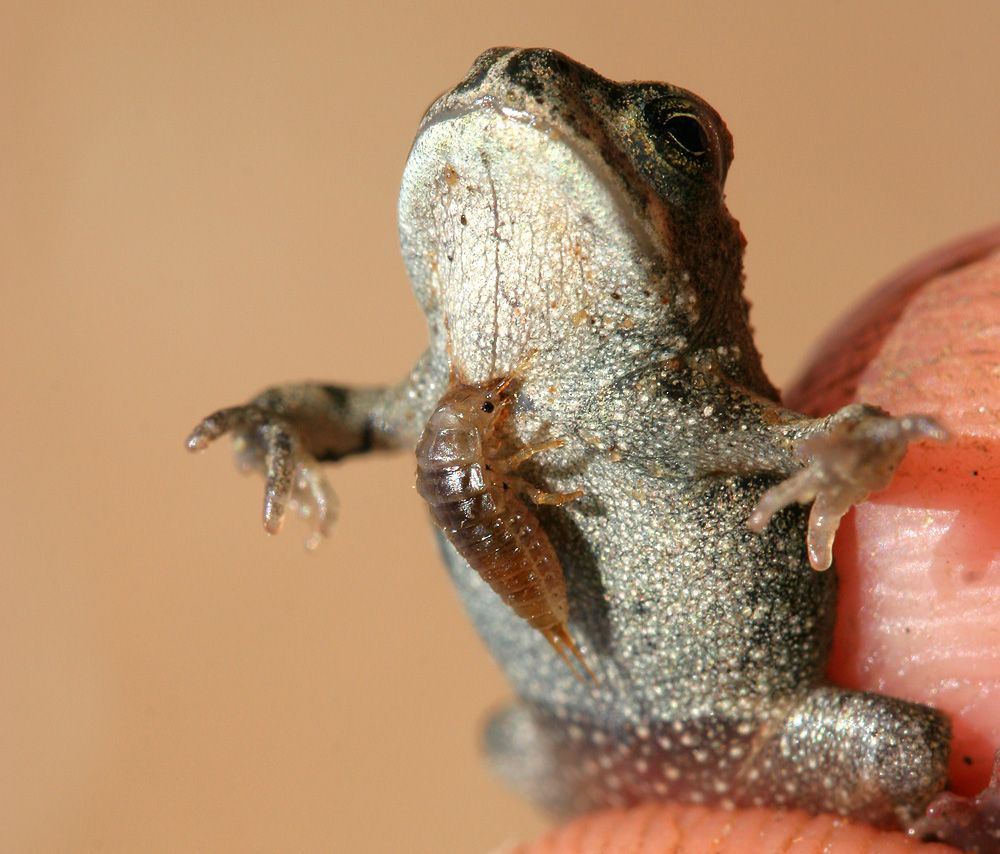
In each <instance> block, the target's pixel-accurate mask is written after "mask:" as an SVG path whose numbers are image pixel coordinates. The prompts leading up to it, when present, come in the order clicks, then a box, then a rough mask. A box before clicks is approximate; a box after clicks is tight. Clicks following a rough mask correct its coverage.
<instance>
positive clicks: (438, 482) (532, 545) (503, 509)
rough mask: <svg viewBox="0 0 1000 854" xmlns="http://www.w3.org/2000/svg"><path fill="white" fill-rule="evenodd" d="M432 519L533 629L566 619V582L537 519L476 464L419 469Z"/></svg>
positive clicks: (421, 490) (419, 483) (419, 481)
mask: <svg viewBox="0 0 1000 854" xmlns="http://www.w3.org/2000/svg"><path fill="white" fill-rule="evenodd" d="M417 491H418V492H419V493H420V495H421V496H422V497H423V498H424V499H425V500H426V501H427V503H428V505H429V506H430V511H431V516H432V518H433V519H434V522H435V523H436V524H437V525H438V527H440V528H441V530H442V531H444V533H445V536H447V537H448V539H449V541H450V542H451V544H452V545H453V546H454V547H455V549H456V550H457V551H458V552H459V554H461V555H462V557H464V558H465V559H466V560H467V561H468V563H469V565H470V566H471V567H472V568H473V569H474V570H476V572H477V573H479V575H480V576H481V577H482V579H483V580H484V581H485V582H486V583H487V584H489V585H490V587H491V588H493V590H494V591H495V592H496V593H497V595H499V596H500V597H501V598H502V599H503V600H504V602H506V603H507V604H508V605H509V606H510V607H511V608H512V609H513V610H514V612H515V613H516V614H517V615H518V616H520V617H523V618H524V619H525V620H527V621H528V622H529V623H531V625H532V626H534V627H535V628H536V629H540V630H543V631H544V630H546V629H551V628H553V627H556V626H559V625H563V624H565V622H566V621H567V619H568V618H569V606H568V604H567V600H566V583H565V581H564V579H563V575H562V568H561V566H560V565H559V559H558V557H557V556H556V553H555V549H554V548H553V547H552V543H551V542H550V541H549V538H548V537H547V536H546V534H545V532H544V531H543V530H542V529H541V525H540V523H539V521H538V518H537V517H536V516H535V514H534V513H532V512H531V511H530V510H529V509H528V508H527V506H526V505H525V504H524V503H523V502H522V501H521V500H520V499H518V498H517V497H515V496H514V495H513V494H511V493H510V492H509V491H508V490H505V489H504V487H503V484H502V483H495V482H493V479H492V478H491V477H490V476H489V473H488V472H484V471H483V470H482V467H481V466H480V464H479V463H468V464H464V465H455V466H449V467H447V468H441V469H430V470H428V469H425V468H423V467H422V466H421V467H418V469H417Z"/></svg>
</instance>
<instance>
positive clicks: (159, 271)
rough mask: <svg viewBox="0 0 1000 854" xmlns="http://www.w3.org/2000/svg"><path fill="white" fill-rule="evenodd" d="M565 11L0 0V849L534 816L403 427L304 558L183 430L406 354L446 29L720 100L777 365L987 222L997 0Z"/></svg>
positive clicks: (401, 360) (317, 833) (186, 847)
mask: <svg viewBox="0 0 1000 854" xmlns="http://www.w3.org/2000/svg"><path fill="white" fill-rule="evenodd" d="M593 5H594V6H596V4H593ZM751 6H752V8H753V11H752V12H751V11H748V9H750V8H751ZM586 7H587V4H582V3H580V2H574V3H571V4H565V5H559V4H556V3H547V2H538V0H535V2H531V3H527V4H524V5H518V4H515V3H511V2H500V0H497V2H494V3H483V2H481V3H468V2H467V3H455V4H446V3H427V4H422V5H421V4H418V3H412V2H411V3H405V4H401V5H400V6H399V8H396V9H393V8H392V6H391V5H390V4H387V3H373V4H360V6H356V5H355V4H351V7H350V8H346V7H345V6H343V5H342V4H338V3H330V2H316V3H285V4H277V3H273V4H271V3H248V2H238V3H237V2H232V3H222V2H208V3H195V2H192V3H183V2H170V3H164V2H161V3H153V4H148V5H147V4H136V3H129V2H122V3H120V4H116V3H110V2H91V3H77V4H73V3H51V4H46V3H33V2H25V3H21V4H18V3H14V4H11V3H10V2H9V0H8V2H4V3H3V4H2V6H0V287H2V289H3V290H2V293H3V311H2V314H0V346H2V353H3V362H2V364H3V384H2V393H3V401H4V417H3V419H2V420H0V435H2V442H3V444H2V448H3V455H4V460H3V463H2V466H0V470H2V471H3V481H2V487H0V488H2V497H0V508H2V512H0V523H2V526H3V527H2V539H0V544H2V567H0V686H2V699H0V769H2V771H0V774H2V776H0V851H3V852H78V851H103V852H138V851H142V852H161V851H162V852H193V851H205V852H209V851H211V852H245V851H274V852H277V851H288V852H291V851H295V852H313V851H316V852H319V851H335V850H336V851H352V852H365V851H392V850H406V851H414V852H431V851H436V852H437V851H443V852H452V851H454V852H459V851H468V852H476V851H486V850H489V849H491V848H494V847H496V846H498V845H499V844H500V843H502V842H503V841H504V840H509V839H513V838H517V837H523V836H524V835H526V834H530V833H533V832H535V831H537V830H538V829H539V828H540V827H542V820H541V818H540V817H539V816H537V815H536V814H535V813H534V812H533V811H532V810H531V809H530V808H529V807H527V806H526V805H524V804H522V803H520V802H519V801H518V800H516V799H515V798H514V797H512V796H511V795H509V794H508V793H507V792H506V791H504V790H503V789H502V788H501V787H500V786H499V785H498V784H496V783H494V781H493V780H492V779H491V778H490V777H489V775H488V773H487V771H486V770H485V768H484V765H483V763H482V761H481V760H480V758H479V754H478V748H477V738H478V732H479V728H480V725H481V722H482V720H483V717H484V715H485V713H486V711H487V710H488V709H489V708H490V707H491V706H493V705H494V704H496V703H498V702H499V701H501V700H502V699H503V698H504V697H505V696H506V694H507V692H506V689H505V686H504V684H503V682H502V680H501V679H500V677H499V676H498V673H497V671H496V669H495V667H494V666H493V664H492V663H491V661H490V660H489V659H488V657H487V656H486V654H485V653H484V652H483V650H482V649H481V647H480V645H479V642H478V640H477V639H476V637H475V636H474V634H473V632H472V630H471V629H470V628H469V626H468V625H467V623H466V622H465V620H464V617H463V616H462V614H461V613H460V610H459V607H458V605H457V602H456V600H455V597H454V596H453V594H452V592H451V591H450V589H449V586H448V583H447V580H446V578H445V574H444V572H443V571H442V569H441V568H440V566H439V565H438V559H437V555H436V554H435V549H434V545H433V543H432V539H431V536H430V533H429V530H428V527H427V524H426V521H425V518H424V512H423V510H422V508H421V506H420V503H419V501H418V499H417V498H416V496H415V494H414V493H413V491H412V489H411V479H412V475H411V472H412V460H410V459H408V458H407V457H406V456H399V457H394V458H385V459H377V460H376V459H368V460H363V461H358V462H351V463H348V464H344V465H341V466H340V467H338V468H337V470H336V471H333V472H332V473H331V480H332V481H333V482H334V484H335V487H336V489H337V490H338V493H339V495H340V499H341V503H342V507H343V510H342V514H341V520H340V524H339V526H338V527H337V529H336V532H335V535H334V536H333V538H332V539H331V540H330V541H329V542H328V543H326V544H325V546H324V547H323V548H322V550H321V551H320V552H319V554H316V555H312V556H310V555H306V554H305V553H304V552H303V549H302V537H303V534H304V530H303V529H302V528H301V527H300V526H298V525H296V524H292V525H290V526H289V527H288V528H287V529H286V533H285V534H284V535H283V536H281V537H279V538H277V539H272V540H269V539H267V538H266V537H265V536H264V534H263V533H262V532H261V529H260V527H259V504H260V493H261V486H260V483H259V482H258V481H257V480H256V479H244V478H240V477H239V476H238V475H237V474H236V473H235V472H234V470H233V468H232V466H231V464H230V460H229V454H228V450H227V448H226V447H219V448H217V449H213V451H212V452H210V453H208V454H206V455H205V456H202V457H200V458H194V457H190V456H189V455H187V454H186V453H185V452H184V450H183V448H182V440H183V437H184V435H185V433H186V432H187V430H188V429H189V428H190V427H191V426H192V425H193V423H194V422H195V421H196V419H197V418H199V417H200V416H201V415H203V414H205V413H206V412H207V411H208V410H210V409H212V408H214V407H216V406H218V405H222V404H226V403H233V402H239V401H241V400H242V399H244V398H246V397H247V396H248V395H250V394H251V393H252V392H254V391H256V390H258V389H259V388H260V387H261V386H263V385H264V384H268V383H273V382H277V381H282V380H288V379H301V378H323V379H329V380H349V381H353V382H381V381H388V380H393V379H395V378H397V377H399V376H401V375H402V374H403V373H404V372H405V371H406V370H407V368H408V366H409V364H410V362H411V360H412V359H413V358H414V356H415V355H416V354H417V353H418V352H419V350H420V349H421V346H422V341H423V334H424V333H423V328H422V321H421V317H420V316H419V313H418V311H417V308H416V306H415V304H414V302H413V300H412V298H411V296H410V293H409V290H408V286H407V282H406V277H405V274H404V271H403V268H402V264H401V262H400V259H399V257H398V251H397V247H396V234H395V195H396V189H397V185H398V181H399V177H400V171H401V168H402V165H403V162H404V158H405V156H406V153H407V149H408V146H409V144H410V140H411V137H412V133H413V131H414V128H415V125H416V122H417V120H418V118H419V117H420V114H421V111H422V110H423V108H424V107H425V106H426V105H427V103H428V102H429V101H430V100H431V99H432V97H433V96H435V95H436V94H437V93H438V92H439V91H440V90H442V89H444V88H446V87H448V86H449V85H451V84H452V83H453V82H455V81H456V80H457V79H458V78H459V77H460V76H461V75H462V74H463V73H464V70H465V68H466V67H467V65H468V64H469V62H471V60H472V58H473V57H474V56H475V55H476V54H477V53H478V52H479V51H480V50H482V49H483V48H486V47H488V46H491V45H494V44H500V43H508V44H520V45H526V44H536V45H538V44H542V45H549V46H553V47H558V48H560V49H562V50H564V51H566V52H567V53H569V54H571V55H572V56H574V57H576V58H578V59H580V60H582V61H584V62H586V63H588V64H590V65H593V66H594V67H596V68H597V69H599V70H600V71H602V72H604V73H606V74H608V75H610V76H613V77H619V78H635V77H646V78H655V79H665V80H670V81H672V82H676V83H680V84H682V85H684V86H687V87H689V88H691V89H693V90H695V91H696V92H698V93H699V94H701V95H703V96H705V97H706V98H707V99H708V100H709V101H710V102H711V103H712V104H713V105H715V106H716V107H717V108H718V109H719V110H720V111H721V112H722V114H723V115H724V116H725V117H726V118H727V120H728V122H729V124H730V127H731V129H732V131H733V133H734V136H735V138H736V150H737V159H736V162H735V165H734V168H733V170H732V172H731V181H730V193H729V198H730V202H731V208H732V210H733V211H734V213H735V214H736V216H737V217H738V218H739V219H740V220H741V221H742V223H743V225H744V229H745V231H746V233H747V235H748V237H749V239H750V250H749V255H748V272H749V292H750V295H751V297H752V299H753V301H754V306H755V307H754V320H755V322H756V325H757V328H758V330H759V332H760V341H761V344H762V346H763V349H764V352H765V361H766V364H767V366H768V368H769V370H770V371H771V373H772V375H773V377H774V378H775V379H776V380H777V381H778V382H784V381H786V380H788V379H789V377H790V376H791V374H792V371H793V369H794V365H795V364H796V363H797V362H800V361H801V359H802V357H803V355H804V353H805V352H806V350H807V348H808V343H809V342H810V340H813V339H814V338H815V336H816V334H817V332H818V331H819V330H820V329H821V328H822V327H823V326H824V325H825V324H826V323H827V322H828V321H829V320H830V319H832V318H833V317H834V316H835V315H836V314H837V313H838V312H840V311H841V310H842V309H843V308H844V307H845V306H846V305H847V304H848V303H850V302H851V300H852V299H853V298H854V296H855V295H856V294H857V293H859V291H860V290H861V289H863V288H864V287H865V286H867V285H869V284H870V283H872V282H873V281H874V280H876V279H877V278H879V277H881V276H883V275H884V274H886V273H888V272H889V271H891V270H892V269H893V268H894V267H895V266H896V265H898V264H900V263H902V262H904V261H906V260H907V259H908V258H910V257H912V256H913V255H914V254H916V253H919V252H920V251H922V250H925V249H927V248H930V247H931V246H932V245H934V244H936V243H938V242H941V241H943V240H945V239H947V238H949V237H951V236H953V235H956V234H959V233H961V232H964V231H967V230H970V229H973V228H976V227H979V226H982V225H985V224H987V223H990V222H993V221H996V220H997V219H998V218H1000V158H998V148H1000V146H998V143H1000V107H998V84H1000V6H997V5H996V4H994V3H981V4H979V5H976V4H972V3H965V4H948V8H947V10H946V9H945V5H944V4H932V3H923V4H917V3H910V2H907V3H898V4H869V3H867V2H841V3H824V4H813V5H805V4H800V3H787V4H769V5H762V4H733V5H720V4H704V3H683V4H682V3H670V2H664V0H656V2H650V3H647V4H643V5H637V4H630V3H622V2H616V3H614V4H611V6H609V7H608V8H609V9H610V11H609V12H599V11H595V12H589V11H584V9H585V8H586ZM743 7H746V8H743ZM872 7H874V8H872Z"/></svg>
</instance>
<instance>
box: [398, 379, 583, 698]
mask: <svg viewBox="0 0 1000 854" xmlns="http://www.w3.org/2000/svg"><path fill="white" fill-rule="evenodd" d="M512 380H513V377H504V378H498V379H492V380H487V381H486V382H485V383H465V382H461V381H459V380H458V379H457V378H456V376H455V374H454V373H453V374H452V378H451V382H449V384H448V389H447V391H446V392H445V393H444V396H443V397H442V398H441V400H439V401H438V404H437V406H436V407H435V409H434V412H433V413H432V414H431V417H430V418H429V419H428V420H427V426H426V427H425V428H424V432H423V435H422V436H421V437H420V441H419V442H418V443H417V452H416V453H417V492H419V493H420V495H421V497H422V498H423V499H424V500H425V501H426V502H427V504H428V506H429V507H430V511H431V517H432V518H433V520H434V523H435V524H436V525H437V526H438V527H439V528H440V529H441V530H442V531H443V532H444V534H445V536H446V537H447V538H448V539H449V540H450V541H451V544H452V545H453V546H454V547H455V549H456V550H457V551H458V553H459V554H460V555H462V557H463V558H465V560H466V561H467V562H468V563H469V565H470V566H471V567H472V568H473V569H474V570H476V572H478V573H479V575H480V577H482V579H483V580H484V581H485V582H486V583H487V584H489V585H490V587H491V588H493V590H494V591H495V592H496V593H497V594H498V595H499V596H500V597H501V598H502V599H503V600H504V602H506V603H507V604H508V605H509V606H510V607H511V608H512V609H513V610H514V612H515V613H516V614H517V615H518V616H520V617H523V618H524V619H525V620H527V621H528V622H529V623H530V624H531V625H532V626H533V627H534V628H536V629H538V630H539V631H540V632H541V633H542V635H543V636H544V637H545V639H546V640H547V641H548V642H549V643H550V644H551V645H552V648H553V649H554V650H555V651H556V652H557V653H558V654H559V656H560V657H561V658H562V659H563V661H565V662H566V665H567V666H568V667H569V668H570V670H573V671H574V672H576V671H575V670H574V668H573V665H572V663H571V662H570V658H569V656H568V655H567V650H569V652H571V653H572V654H573V656H574V657H575V658H576V660H577V661H578V662H579V664H580V666H581V667H582V668H583V670H585V671H586V673H587V674H588V675H589V676H590V678H591V679H592V680H594V681H596V678H595V677H594V673H593V671H592V670H591V669H590V668H589V667H588V666H587V663H586V662H585V661H584V659H583V656H582V655H581V653H580V650H579V649H578V648H577V646H576V643H575V642H574V641H573V638H572V637H571V636H570V633H569V630H568V629H567V627H566V624H567V621H568V619H569V603H568V600H567V598H566V580H565V578H564V577H563V571H562V565H561V564H560V562H559V558H558V556H557V555H556V552H555V549H554V548H553V546H552V543H551V541H550V540H549V538H548V536H546V534H545V531H543V530H542V527H541V524H540V523H539V521H538V517H537V516H536V515H535V514H534V513H533V512H532V511H531V510H530V509H529V508H528V506H527V505H526V504H525V503H524V502H523V501H522V500H521V499H520V498H518V497H517V496H518V493H520V494H522V495H525V496H527V497H528V498H529V499H530V500H531V501H533V502H534V503H536V504H556V505H558V504H565V503H566V502H568V501H572V500H573V499H574V498H578V497H579V496H580V495H582V494H583V493H582V492H581V491H579V490H577V491H575V492H567V493H550V492H544V491H543V490H541V489H538V488H536V487H534V486H532V485H531V484H529V483H527V482H526V481H525V480H524V479H523V478H521V477H520V476H518V475H517V474H516V473H515V469H517V467H518V466H520V465H521V464H522V463H523V462H524V461H525V460H527V459H529V458H530V457H532V456H534V455H535V454H537V453H539V452H541V451H545V450H549V449H550V448H557V447H559V446H560V445H561V444H562V440H560V439H552V440H549V441H545V442H541V443H538V444H533V445H526V446H525V447H522V448H520V449H519V450H516V451H514V452H513V453H511V454H509V455H507V456H502V455H501V452H500V451H501V445H502V434H501V427H502V424H503V421H504V419H505V417H506V416H507V414H508V413H509V411H510V406H511V404H512V402H513V397H512V396H511V395H509V394H507V392H508V390H509V387H510V384H511V382H512Z"/></svg>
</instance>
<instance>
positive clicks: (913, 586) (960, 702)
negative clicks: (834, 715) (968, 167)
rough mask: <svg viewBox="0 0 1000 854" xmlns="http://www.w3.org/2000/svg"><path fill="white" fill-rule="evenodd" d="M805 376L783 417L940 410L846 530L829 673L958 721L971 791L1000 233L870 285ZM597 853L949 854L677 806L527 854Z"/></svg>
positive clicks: (984, 700) (990, 583)
mask: <svg viewBox="0 0 1000 854" xmlns="http://www.w3.org/2000/svg"><path fill="white" fill-rule="evenodd" d="M812 365H813V367H812V368H810V369H809V370H807V371H806V373H805V374H803V376H802V378H801V379H800V380H799V381H798V382H797V383H796V384H795V385H794V386H793V387H792V388H790V389H789V390H788V392H787V394H786V396H785V400H786V403H788V405H789V406H791V407H792V408H794V409H798V410H800V411H803V412H807V413H809V414H813V415H819V414H823V413H827V412H830V411H832V410H833V409H836V408H837V407H839V406H842V405H844V404H846V403H849V402H850V401H852V400H861V401H865V402H867V403H873V404H877V405H879V406H882V407H884V408H885V409H887V410H889V411H890V412H893V413H897V414H899V413H907V412H925V413H929V414H933V415H935V416H938V417H940V419H941V421H942V422H943V423H944V425H945V426H946V427H947V428H948V430H949V431H950V432H951V434H952V437H953V438H952V440H951V441H950V442H948V443H947V444H944V445H937V444H934V443H923V444H920V445H916V446H914V447H912V448H911V449H910V451H909V452H908V454H907V456H906V458H905V459H904V461H903V463H902V465H901V466H900V468H899V471H898V472H897V474H896V476H895V478H894V480H893V482H892V484H891V485H890V486H889V487H888V488H887V489H885V490H883V491H882V492H880V493H877V494H876V495H873V496H872V497H871V499H870V500H869V501H867V502H865V503H864V504H862V505H861V506H859V507H857V508H856V509H855V510H854V511H852V512H851V513H850V514H848V515H847V516H846V517H845V518H844V520H843V522H842V523H841V526H840V530H839V532H838V534H837V539H836V543H835V546H834V556H835V560H836V563H837V567H838V573H839V576H840V583H841V586H840V599H839V607H838V623H837V632H836V640H835V645H834V651H833V656H832V658H831V662H830V668H829V672H830V676H831V679H832V680H833V681H835V682H836V683H838V684H841V685H844V686H847V687H851V688H859V689H865V690H873V691H878V692H881V693H885V694H892V695H895V696H899V697H905V698H907V699H910V700H916V701H919V702H924V703H929V704H931V705H934V706H936V707H938V708H940V709H942V710H944V711H945V712H946V713H947V714H948V715H949V716H950V717H951V719H952V722H953V725H954V741H953V746H952V760H951V768H950V771H951V788H952V789H953V790H954V791H956V792H958V793H959V794H964V795H973V794H975V793H977V792H979V791H980V790H982V789H983V788H984V787H985V786H986V785H987V783H988V782H989V776H990V768H991V766H992V763H993V755H994V753H995V751H996V750H997V749H1000V713H998V711H997V709H998V707H1000V227H998V228H994V229H992V230H990V231H988V232H983V233H981V234H978V235H974V236H972V237H970V238H967V239H965V240H963V241H960V242H958V243H955V244H952V245H950V246H948V247H945V248H944V249H940V250H938V251H936V252H934V253H932V254H931V255H928V256H926V257H925V258H923V259H920V260H919V261H918V262H917V263H916V264H914V265H913V266H911V267H910V268H908V269H907V270H905V271H903V272H902V273H900V274H898V275H897V276H895V277H894V278H893V279H892V280H890V281H889V282H887V283H886V284H884V285H883V286H882V287H880V288H878V289H877V290H876V291H874V292H873V294H872V295H871V296H870V297H869V298H868V299H867V300H866V301H865V302H864V303H863V304H862V305H861V306H859V307H858V308H857V309H855V311H853V312H852V313H851V314H850V315H849V316H848V317H847V318H845V320H844V321H842V322H841V323H840V324H838V326H837V327H836V328H835V329H834V330H833V332H832V333H831V334H830V335H829V336H828V337H827V338H826V340H825V341H824V343H823V344H822V345H821V346H820V348H819V349H818V350H817V352H816V354H815V355H814V357H813V359H812ZM785 831H788V832H787V833H786V832H785ZM678 834H680V835H678ZM868 834H870V836H869V835H868ZM862 837H864V839H862ZM679 840H682V841H683V845H682V846H681V847H678V845H679V842H678V841H679ZM866 845H868V846H871V847H870V848H867V849H865V848H864V846H866ZM749 846H752V847H749ZM911 846H912V847H911ZM590 850H593V851H609V852H610V851H613V852H616V854H629V852H640V851H657V852H663V854H667V852H673V851H681V850H683V851H685V852H689V854H697V852H702V851H706V852H707V851H743V850H753V851H754V852H756V854H771V852H778V851H783V852H784V851H795V852H802V854H805V852H819V851H841V850H842V851H845V852H846V851H857V850H870V851H871V852H878V851H885V852H889V851H909V850H914V851H916V850H919V851H928V852H930V851H938V852H944V851H954V850H956V849H953V848H949V847H946V846H940V845H933V846H932V845H921V844H920V843H917V842H916V841H915V840H912V839H905V838H904V837H902V836H901V835H900V834H880V833H877V832H875V831H871V830H870V829H868V828H861V827H859V826H857V825H854V824H851V823H850V822H844V821H842V820H835V819H834V818H833V817H831V816H819V817H817V818H815V819H810V818H808V817H806V816H804V815H803V814H800V813H782V812H775V811H770V810H753V811H741V812H738V813H720V812H717V811H711V810H704V809H701V808H694V807H677V806H673V805H647V806H643V807H638V808H636V809H633V810H611V811H606V812H603V813H599V814H597V815H596V816H593V817H586V818H584V819H581V820H579V821H577V822H574V823H571V824H570V825H568V826H566V827H563V828H557V829H556V830H555V831H553V832H552V833H550V834H548V835H547V836H545V837H543V838H542V839H541V840H539V841H538V842H537V843H535V844H533V845H530V846H526V847H525V848H524V849H522V851H523V854H529V852H531V854H557V852H569V851H577V852H581V853H582V852H585V851H590Z"/></svg>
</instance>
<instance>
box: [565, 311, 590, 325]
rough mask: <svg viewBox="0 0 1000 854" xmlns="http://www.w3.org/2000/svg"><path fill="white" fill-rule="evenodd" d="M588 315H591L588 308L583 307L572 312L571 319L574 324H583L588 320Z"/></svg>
mask: <svg viewBox="0 0 1000 854" xmlns="http://www.w3.org/2000/svg"><path fill="white" fill-rule="evenodd" d="M588 317H590V315H589V314H587V309H585V308H581V309H580V310H579V311H577V312H575V313H573V314H571V315H570V318H569V319H570V322H571V323H572V324H573V325H574V326H582V325H583V324H584V323H586V322H587V318H588Z"/></svg>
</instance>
